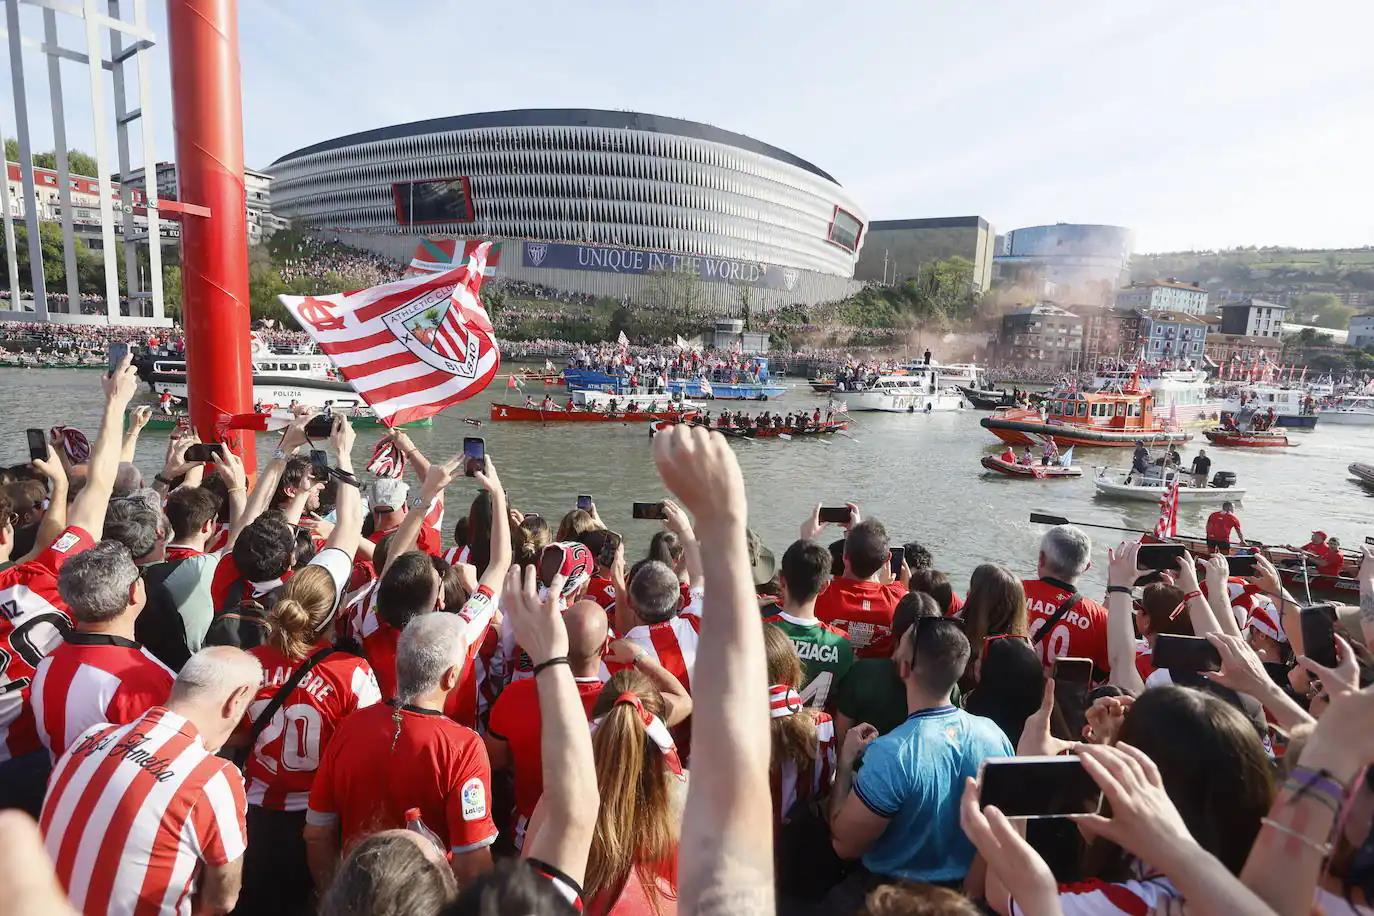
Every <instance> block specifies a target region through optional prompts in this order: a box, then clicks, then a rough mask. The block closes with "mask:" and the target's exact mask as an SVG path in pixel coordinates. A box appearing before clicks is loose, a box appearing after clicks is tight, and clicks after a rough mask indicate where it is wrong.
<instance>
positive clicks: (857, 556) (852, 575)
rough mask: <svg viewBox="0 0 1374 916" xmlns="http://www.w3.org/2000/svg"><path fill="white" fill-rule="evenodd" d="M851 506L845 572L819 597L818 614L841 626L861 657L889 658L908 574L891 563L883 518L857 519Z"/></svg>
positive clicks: (855, 511)
mask: <svg viewBox="0 0 1374 916" xmlns="http://www.w3.org/2000/svg"><path fill="white" fill-rule="evenodd" d="M851 509H852V515H851V523H850V525H849V531H848V533H847V534H846V536H845V539H844V572H843V574H841V575H838V576H836V577H834V578H833V579H831V580H830V584H829V585H827V586H826V587H825V589H824V591H822V592H821V594H820V597H819V598H817V599H816V617H817V618H818V619H820V620H821V621H823V622H825V623H828V624H831V625H832V626H835V627H838V628H839V629H841V630H843V631H844V632H845V633H846V634H847V635H848V636H849V641H850V643H851V644H852V645H853V646H854V653H855V655H856V656H857V657H859V658H885V657H887V656H888V655H890V654H891V652H892V645H891V642H892V613H893V611H894V610H896V608H897V602H898V601H901V600H902V596H903V595H905V594H906V593H907V583H906V578H907V577H906V576H897V577H894V576H893V575H892V572H891V570H890V569H889V567H888V563H889V562H890V557H891V554H890V552H889V550H888V540H887V529H886V528H884V527H883V524H882V522H880V521H878V520H877V519H867V520H864V521H859V516H858V510H857V509H855V508H853V507H851ZM804 527H806V526H804ZM815 527H816V528H819V526H818V525H816V526H815ZM804 536H806V537H810V535H809V534H806V535H804ZM904 568H905V567H904Z"/></svg>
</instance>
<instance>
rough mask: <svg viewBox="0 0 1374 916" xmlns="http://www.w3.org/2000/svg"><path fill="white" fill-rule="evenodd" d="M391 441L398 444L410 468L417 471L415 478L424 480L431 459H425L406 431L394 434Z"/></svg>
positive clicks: (399, 430) (398, 431) (397, 431)
mask: <svg viewBox="0 0 1374 916" xmlns="http://www.w3.org/2000/svg"><path fill="white" fill-rule="evenodd" d="M391 441H392V442H395V443H396V447H397V448H398V449H400V450H401V454H402V455H405V456H406V460H407V461H409V462H410V466H411V467H413V468H414V469H415V476H416V477H419V478H420V480H424V479H425V475H426V474H428V473H429V459H428V458H426V457H425V453H424V452H422V451H420V449H419V448H417V447H416V445H415V443H414V442H412V441H411V439H410V436H408V435H406V433H405V430H401V429H398V430H396V431H395V432H394V433H392V434H391Z"/></svg>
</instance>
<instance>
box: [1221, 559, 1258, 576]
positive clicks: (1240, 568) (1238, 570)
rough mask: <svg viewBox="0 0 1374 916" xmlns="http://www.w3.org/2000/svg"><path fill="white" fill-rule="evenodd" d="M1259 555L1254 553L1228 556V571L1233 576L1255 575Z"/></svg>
mask: <svg viewBox="0 0 1374 916" xmlns="http://www.w3.org/2000/svg"><path fill="white" fill-rule="evenodd" d="M1258 559H1259V558H1258V557H1256V556H1255V555H1254V554H1249V555H1246V556H1239V557H1227V558H1226V571H1227V572H1228V573H1229V574H1230V575H1232V576H1253V575H1254V574H1255V570H1256V569H1257V568H1258Z"/></svg>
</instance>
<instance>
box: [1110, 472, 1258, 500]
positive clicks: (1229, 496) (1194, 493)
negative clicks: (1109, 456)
mask: <svg viewBox="0 0 1374 916" xmlns="http://www.w3.org/2000/svg"><path fill="white" fill-rule="evenodd" d="M1234 478H1235V475H1233V474H1229V473H1227V472H1225V471H1218V472H1217V473H1216V474H1215V475H1214V476H1213V477H1212V480H1211V481H1210V482H1209V483H1208V484H1207V486H1205V487H1195V486H1192V485H1191V483H1188V481H1191V479H1192V475H1190V474H1184V473H1182V472H1180V471H1174V470H1169V471H1164V472H1163V473H1160V469H1159V468H1158V467H1152V468H1150V470H1149V471H1147V472H1146V473H1144V474H1139V473H1135V472H1131V471H1123V470H1121V469H1119V468H1105V467H1104V468H1098V469H1097V476H1096V477H1094V478H1093V486H1094V487H1096V488H1097V492H1098V493H1100V494H1101V495H1103V496H1108V497H1112V498H1115V499H1135V500H1140V501H1142V502H1156V503H1157V502H1159V500H1160V497H1162V496H1163V495H1164V493H1165V492H1166V491H1167V489H1168V488H1169V487H1170V486H1172V485H1173V484H1174V482H1175V481H1177V482H1178V483H1179V488H1178V501H1179V502H1180V503H1195V504H1201V503H1221V502H1228V501H1229V502H1239V501H1240V500H1241V499H1242V498H1244V496H1245V488H1244V487H1235V486H1229V483H1230V482H1231V481H1232V480H1234ZM1218 483H1222V484H1227V485H1223V486H1218ZM1185 484H1186V485H1185Z"/></svg>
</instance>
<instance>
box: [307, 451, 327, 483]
mask: <svg viewBox="0 0 1374 916" xmlns="http://www.w3.org/2000/svg"><path fill="white" fill-rule="evenodd" d="M310 476H311V477H314V478H315V479H316V480H328V479H329V453H328V452H326V451H322V450H321V449H317V448H312V449H311V450H310Z"/></svg>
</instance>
